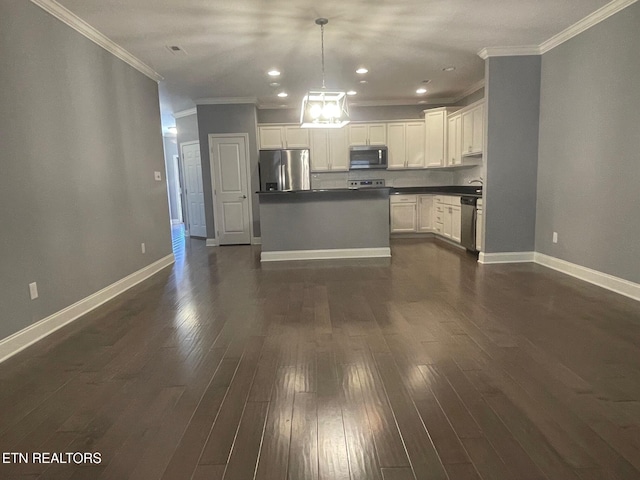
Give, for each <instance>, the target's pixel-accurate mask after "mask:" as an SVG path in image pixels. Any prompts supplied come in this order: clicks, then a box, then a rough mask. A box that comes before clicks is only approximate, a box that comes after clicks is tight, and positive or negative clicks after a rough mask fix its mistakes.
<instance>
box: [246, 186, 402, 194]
mask: <svg viewBox="0 0 640 480" xmlns="http://www.w3.org/2000/svg"><path fill="white" fill-rule="evenodd" d="M380 190H391V188H390V187H368V188H322V189H314V190H288V191H281V190H268V191H260V192H256V193H257V194H258V195H294V194H295V195H299V194H303V195H308V194H310V193H346V192H350V193H362V192H372V191H380Z"/></svg>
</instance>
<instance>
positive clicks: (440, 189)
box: [389, 185, 482, 197]
mask: <svg viewBox="0 0 640 480" xmlns="http://www.w3.org/2000/svg"><path fill="white" fill-rule="evenodd" d="M412 193H429V194H443V195H469V196H474V197H481V196H482V185H442V186H435V187H391V189H390V192H389V194H391V195H403V194H409V195H410V194H412Z"/></svg>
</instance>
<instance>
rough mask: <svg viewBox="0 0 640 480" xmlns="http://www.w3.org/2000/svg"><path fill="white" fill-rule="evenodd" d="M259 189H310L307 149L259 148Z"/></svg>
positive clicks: (266, 190) (264, 190)
mask: <svg viewBox="0 0 640 480" xmlns="http://www.w3.org/2000/svg"><path fill="white" fill-rule="evenodd" d="M259 166H260V190H261V191H263V192H268V191H272V190H279V191H295V190H310V189H311V175H310V166H309V150H308V149H300V150H260V164H259Z"/></svg>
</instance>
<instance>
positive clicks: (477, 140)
mask: <svg viewBox="0 0 640 480" xmlns="http://www.w3.org/2000/svg"><path fill="white" fill-rule="evenodd" d="M483 140H484V101H481V102H479V103H475V104H473V105H471V106H469V107H468V108H465V109H464V110H463V112H462V146H461V150H462V156H465V155H482V150H483V147H484V141H483Z"/></svg>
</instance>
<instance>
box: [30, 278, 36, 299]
mask: <svg viewBox="0 0 640 480" xmlns="http://www.w3.org/2000/svg"><path fill="white" fill-rule="evenodd" d="M29 296H30V297H31V300H35V299H36V298H38V284H37V283H36V282H33V283H30V284H29Z"/></svg>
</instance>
